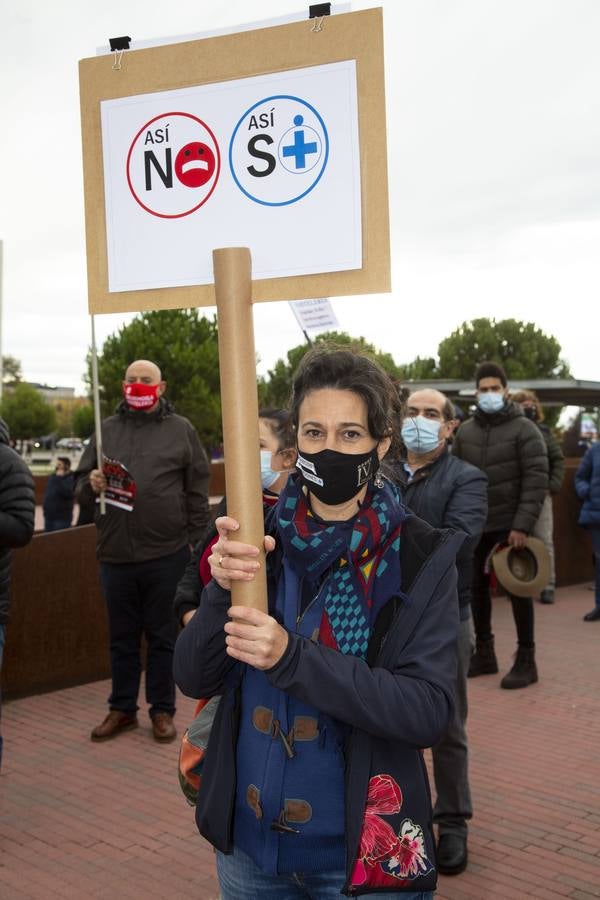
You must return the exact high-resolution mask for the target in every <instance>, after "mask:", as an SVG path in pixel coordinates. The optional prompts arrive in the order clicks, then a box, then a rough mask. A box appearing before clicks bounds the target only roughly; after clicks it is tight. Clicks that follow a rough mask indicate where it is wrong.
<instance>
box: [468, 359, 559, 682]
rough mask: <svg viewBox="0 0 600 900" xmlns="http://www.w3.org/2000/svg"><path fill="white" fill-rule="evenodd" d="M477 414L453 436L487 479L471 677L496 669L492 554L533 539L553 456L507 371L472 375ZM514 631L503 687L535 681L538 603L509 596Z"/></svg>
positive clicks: (483, 369) (490, 368) (484, 368)
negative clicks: (511, 392) (512, 391)
mask: <svg viewBox="0 0 600 900" xmlns="http://www.w3.org/2000/svg"><path fill="white" fill-rule="evenodd" d="M475 383H476V387H477V393H476V396H477V410H476V412H475V414H474V416H473V417H472V418H470V419H468V420H467V421H466V422H463V424H462V425H461V426H460V428H459V429H458V431H457V432H456V436H455V438H454V444H453V453H454V455H455V456H456V457H458V459H464V460H465V461H466V462H470V463H471V464H472V465H474V466H477V467H478V468H480V469H482V470H483V471H484V472H485V473H486V475H487V476H488V516H487V521H486V523H485V527H484V530H483V536H482V538H481V540H480V542H479V544H478V546H477V549H476V550H475V560H474V579H473V594H472V600H471V606H472V609H473V620H474V624H475V636H476V640H477V643H476V649H475V653H474V654H473V656H472V658H471V665H470V667H469V673H468V674H469V678H474V677H475V676H477V675H487V674H491V673H495V672H497V671H498V661H497V659H496V653H495V650H494V635H493V633H492V600H491V596H490V585H489V571H488V556H489V554H490V553H491V552H492V550H493V549H494V547H495V546H496V545H497V544H499V543H502V544H509V545H510V546H511V547H517V548H519V547H523V546H524V544H525V541H526V539H527V536H528V535H530V534H533V530H534V528H535V524H536V522H537V520H538V519H539V516H540V512H541V509H542V505H543V502H544V498H545V496H546V493H547V491H548V453H547V450H546V444H545V442H544V439H543V438H542V435H541V434H540V431H539V428H537V427H536V426H535V425H534V423H533V422H530V421H529V420H528V419H526V418H525V416H524V415H523V410H522V409H521V407H520V406H518V405H517V404H516V403H513V402H512V401H511V400H509V397H508V384H507V380H506V373H505V371H504V369H503V368H502V366H499V365H496V363H492V362H483V363H481V364H480V366H479V367H478V369H477V371H476V373H475ZM510 600H511V603H512V612H513V617H514V620H515V625H516V629H517V641H518V644H517V653H516V656H515V661H514V664H513V666H512V668H511V670H510V672H508V674H507V675H505V676H504V678H503V679H502V681H501V683H500V684H501V687H503V688H509V689H510V688H524V687H527V686H528V685H530V684H533V683H534V682H536V681H537V680H538V672H537V666H536V662H535V639H534V611H533V598H524V597H513V596H511V597H510Z"/></svg>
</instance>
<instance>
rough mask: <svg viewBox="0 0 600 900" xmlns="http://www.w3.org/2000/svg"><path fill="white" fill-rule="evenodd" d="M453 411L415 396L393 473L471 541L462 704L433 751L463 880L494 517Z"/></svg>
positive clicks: (440, 802) (439, 522)
mask: <svg viewBox="0 0 600 900" xmlns="http://www.w3.org/2000/svg"><path fill="white" fill-rule="evenodd" d="M453 420H454V408H453V406H452V404H451V403H450V401H449V400H447V398H446V397H445V396H444V394H442V393H441V392H440V391H434V390H423V391H415V393H413V394H411V395H410V397H409V398H408V400H407V406H406V415H405V417H404V421H403V424H402V439H403V442H404V445H405V447H406V459H405V461H404V462H403V463H401V464H399V465H398V464H396V466H395V467H394V469H393V470H389V471H390V474H391V475H392V477H393V478H394V480H395V482H396V483H397V484H398V486H399V487H400V490H401V491H402V499H403V501H404V503H405V504H406V506H407V507H408V508H409V509H410V510H412V512H414V513H415V514H416V515H417V516H419V517H420V518H421V519H424V520H425V521H426V522H427V523H428V524H429V525H432V526H434V528H451V529H453V530H455V531H461V532H464V533H465V534H466V535H467V539H466V540H465V542H464V544H463V545H462V547H461V550H460V551H459V553H458V556H457V559H456V567H457V572H458V603H459V610H460V629H459V637H458V670H457V684H456V706H455V710H454V716H453V719H452V721H451V723H450V727H449V728H448V731H447V732H446V734H445V735H444V737H443V738H442V740H441V741H439V742H438V743H437V744H436V745H435V746H434V747H433V749H432V755H433V774H434V779H435V786H436V793H437V799H436V803H435V807H434V813H433V819H434V822H436V823H437V825H438V834H439V837H438V853H437V857H438V867H439V870H440V872H442V873H443V874H445V875H457V874H459V873H460V872H462V871H463V870H464V869H465V867H466V865H467V820H468V819H470V818H472V815H473V808H472V804H471V792H470V788H469V775H468V744H467V732H466V720H467V670H468V668H469V660H470V658H471V653H472V649H473V638H472V630H473V627H472V624H471V580H472V574H473V551H474V549H475V546H476V545H477V543H478V541H479V538H480V537H481V532H482V531H483V526H484V525H485V520H486V514H487V477H486V476H485V474H484V473H483V472H482V471H481V470H480V469H476V468H475V467H474V466H471V465H469V464H468V463H465V462H463V461H462V460H460V459H456V458H455V457H454V456H452V454H451V453H450V452H449V450H448V445H447V441H448V439H449V438H450V436H451V434H452V431H453V424H454V421H453Z"/></svg>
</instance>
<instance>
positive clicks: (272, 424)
mask: <svg viewBox="0 0 600 900" xmlns="http://www.w3.org/2000/svg"><path fill="white" fill-rule="evenodd" d="M258 418H259V419H264V420H265V421H266V422H268V423H269V428H270V429H271V431H272V432H273V434H274V435H275V437H276V438H277V444H278V446H279V449H280V450H289V449H290V447H295V446H296V435H295V434H294V426H293V425H292V417H291V415H290V413H289V412H288V410H287V409H276V408H275V407H269V408H268V409H261V410H259V413H258Z"/></svg>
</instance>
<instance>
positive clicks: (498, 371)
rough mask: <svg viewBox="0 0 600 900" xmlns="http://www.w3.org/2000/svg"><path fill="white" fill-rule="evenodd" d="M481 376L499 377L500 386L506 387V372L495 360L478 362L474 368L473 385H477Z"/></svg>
mask: <svg viewBox="0 0 600 900" xmlns="http://www.w3.org/2000/svg"><path fill="white" fill-rule="evenodd" d="M482 378H499V379H500V381H501V382H502V387H506V385H507V384H508V381H507V378H506V372H505V371H504V369H503V368H502V366H500V365H498V363H495V362H482V363H479V365H478V366H477V369H476V370H475V386H476V387H479V382H480V381H481V379H482Z"/></svg>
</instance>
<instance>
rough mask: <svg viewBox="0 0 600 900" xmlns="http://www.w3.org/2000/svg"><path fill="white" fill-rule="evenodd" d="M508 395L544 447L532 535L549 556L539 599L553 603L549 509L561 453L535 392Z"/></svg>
mask: <svg viewBox="0 0 600 900" xmlns="http://www.w3.org/2000/svg"><path fill="white" fill-rule="evenodd" d="M511 399H512V400H514V402H515V403H519V404H520V406H521V409H522V410H523V412H524V414H525V416H526V417H527V418H528V419H530V420H531V421H532V422H535V424H536V425H537V427H538V428H539V429H540V431H541V432H542V436H543V438H544V440H545V441H546V448H547V450H548V466H549V472H548V493H547V494H546V496H545V498H544V505H543V506H542V511H541V513H540V517H539V519H538V520H537V522H536V523H535V528H534V529H533V536H534V537H537V538H539V539H540V540H541V541H543V542H544V544H545V545H546V549H547V550H548V556H549V557H550V581H549V582H548V584H547V585H546V587H545V588H544V590H543V591H542V592H541V595H540V602H541V603H554V591H555V588H556V567H555V562H554V534H553V532H554V514H553V510H552V495H553V494H558V492H559V491H560V488H561V485H562V483H563V478H564V477H565V457H564V454H563V452H562V450H561V449H560V444H559V443H558V441H557V440H556V438H555V437H554V435H553V434H552V431H551V429H550V428H548V426H547V425H544V410H543V409H542V404H541V403H540V401H539V399H538V397H537V395H536V394H535V393H534V392H533V391H516V392H515V393H513V394H511Z"/></svg>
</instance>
